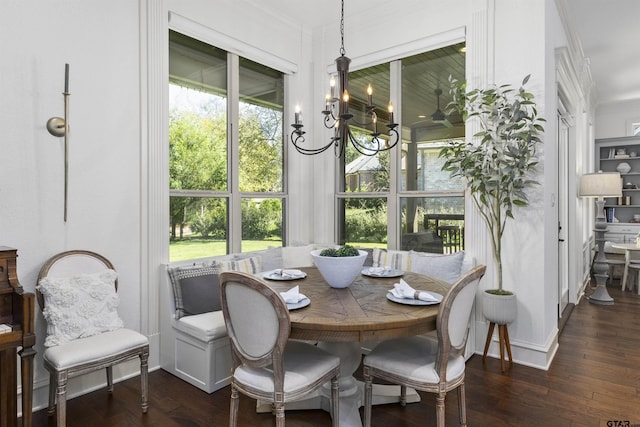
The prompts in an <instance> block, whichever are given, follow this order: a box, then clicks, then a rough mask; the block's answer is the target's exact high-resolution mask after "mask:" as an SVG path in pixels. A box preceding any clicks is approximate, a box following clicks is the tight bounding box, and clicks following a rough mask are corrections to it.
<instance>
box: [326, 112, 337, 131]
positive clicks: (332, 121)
mask: <svg viewBox="0 0 640 427" xmlns="http://www.w3.org/2000/svg"><path fill="white" fill-rule="evenodd" d="M337 122H338V118H337V117H334V115H333V112H332V113H330V114H325V116H324V127H326V128H327V129H333V128H334V127H335V126H336V123H337Z"/></svg>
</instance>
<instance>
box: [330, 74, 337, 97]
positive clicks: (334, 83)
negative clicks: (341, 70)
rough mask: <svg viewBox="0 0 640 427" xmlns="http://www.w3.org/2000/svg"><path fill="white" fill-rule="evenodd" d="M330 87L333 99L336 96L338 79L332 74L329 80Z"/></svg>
mask: <svg viewBox="0 0 640 427" xmlns="http://www.w3.org/2000/svg"><path fill="white" fill-rule="evenodd" d="M329 87H330V88H331V99H333V98H335V97H336V79H335V77H333V76H331V80H329Z"/></svg>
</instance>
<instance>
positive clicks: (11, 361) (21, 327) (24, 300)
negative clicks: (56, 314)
mask: <svg viewBox="0 0 640 427" xmlns="http://www.w3.org/2000/svg"><path fill="white" fill-rule="evenodd" d="M17 257H18V254H17V250H16V249H12V248H8V247H6V246H0V324H1V325H7V326H8V327H10V330H9V329H7V330H2V331H0V414H2V416H0V427H13V426H16V425H18V405H17V401H18V396H17V393H18V366H17V357H16V353H17V354H19V355H20V361H21V381H22V426H24V427H31V421H32V411H33V409H32V408H33V359H34V356H35V354H36V352H35V350H33V346H34V345H35V342H36V336H35V333H34V326H35V325H34V301H35V295H34V294H33V293H25V292H23V289H22V286H20V283H18V276H17V273H16V259H17Z"/></svg>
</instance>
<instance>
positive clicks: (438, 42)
mask: <svg viewBox="0 0 640 427" xmlns="http://www.w3.org/2000/svg"><path fill="white" fill-rule="evenodd" d="M463 33H464V30H463ZM464 41H465V37H464V34H461V33H460V29H454V30H452V31H450V32H448V33H446V34H441V35H439V36H436V37H430V38H428V39H425V40H421V41H420V42H418V43H417V45H412V46H410V47H407V48H405V49H399V48H393V49H390V50H386V51H385V52H384V54H382V52H378V53H376V54H372V55H367V56H364V57H361V58H356V59H355V60H353V61H352V65H353V64H354V63H355V66H352V67H351V71H358V70H361V69H364V68H367V67H371V66H375V65H378V64H381V63H385V62H388V63H389V72H390V73H389V79H390V82H389V100H390V101H391V102H392V103H393V105H394V106H395V115H396V122H397V123H403V118H402V59H404V58H407V57H410V56H413V55H416V54H419V53H423V52H428V51H432V50H436V49H439V48H441V47H444V46H448V45H453V44H456V43H461V42H464ZM329 72H330V73H331V72H332V71H329ZM400 133H401V132H400ZM401 144H402V141H398V146H401ZM398 150H399V148H398V147H395V148H394V149H393V150H391V152H390V155H391V158H390V167H391V171H390V173H389V190H388V191H381V192H347V191H341V189H340V185H341V183H343V182H345V179H346V178H345V177H344V160H343V159H336V163H335V164H336V169H335V191H334V193H335V203H334V218H335V223H336V227H335V228H334V236H335V240H336V241H337V242H340V241H341V239H342V238H343V237H344V236H343V235H341V230H343V229H344V228H345V223H344V217H345V215H344V213H343V212H341V205H342V203H340V202H341V199H342V200H346V199H353V198H383V199H384V198H386V200H387V221H388V222H387V224H388V225H387V249H398V248H400V246H401V237H402V221H401V212H400V209H401V206H402V200H403V199H409V198H415V199H424V198H434V197H436V198H443V197H462V198H463V200H464V201H465V202H464V203H465V206H466V191H465V189H464V188H463V189H460V190H438V191H425V190H402V189H401V188H400V183H401V174H402V165H401V161H402V158H401V157H402V156H400V155H399V154H398ZM356 195H357V196H356Z"/></svg>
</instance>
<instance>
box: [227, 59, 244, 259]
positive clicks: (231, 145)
mask: <svg viewBox="0 0 640 427" xmlns="http://www.w3.org/2000/svg"><path fill="white" fill-rule="evenodd" d="M239 79H240V61H239V57H238V55H235V54H232V53H229V54H228V55H227V90H228V92H227V111H228V114H227V144H228V145H227V150H228V153H229V156H228V158H227V161H228V162H229V163H228V165H227V168H228V169H227V170H228V171H229V190H230V192H231V197H230V198H229V233H228V235H227V239H228V242H229V252H230V253H236V252H240V251H241V245H242V205H241V197H240V184H239V182H240V179H239V178H240V172H239V171H240V165H239V160H240V150H239V147H238V146H239V140H238V125H239V123H240V108H239V104H240V88H239Z"/></svg>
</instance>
